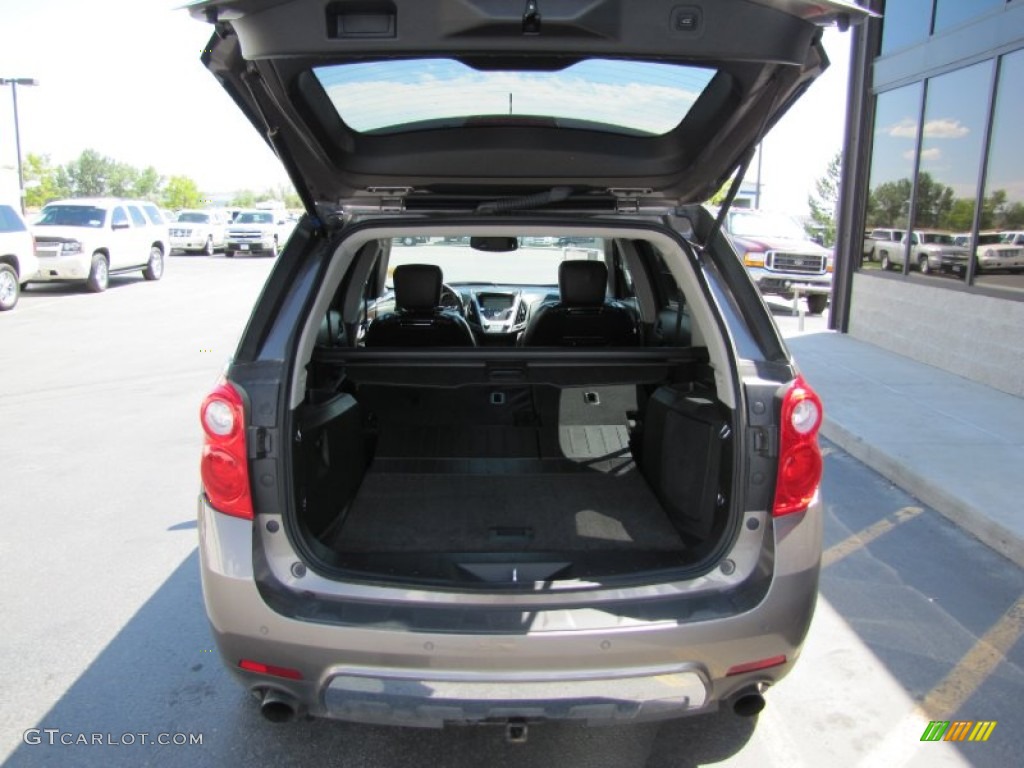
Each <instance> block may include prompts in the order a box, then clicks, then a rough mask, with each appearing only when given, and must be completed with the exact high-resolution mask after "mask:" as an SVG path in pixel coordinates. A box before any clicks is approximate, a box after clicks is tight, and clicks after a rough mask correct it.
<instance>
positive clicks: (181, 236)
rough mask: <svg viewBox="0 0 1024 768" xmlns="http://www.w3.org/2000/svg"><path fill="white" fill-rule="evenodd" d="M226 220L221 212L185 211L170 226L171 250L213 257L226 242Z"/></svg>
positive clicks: (180, 212)
mask: <svg viewBox="0 0 1024 768" xmlns="http://www.w3.org/2000/svg"><path fill="white" fill-rule="evenodd" d="M227 225H228V218H227V214H225V213H224V212H223V211H221V210H217V209H208V210H185V211H179V212H178V219H177V221H175V222H174V223H173V224H171V226H170V233H171V248H172V249H176V250H181V251H190V252H192V253H205V254H206V255H207V256H213V254H214V252H215V251H216V250H217V249H218V248H224V247H225V242H226V232H227Z"/></svg>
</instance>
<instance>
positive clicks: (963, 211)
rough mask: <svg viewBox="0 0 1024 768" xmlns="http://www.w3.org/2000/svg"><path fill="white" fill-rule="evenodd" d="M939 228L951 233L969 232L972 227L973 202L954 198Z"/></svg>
mask: <svg viewBox="0 0 1024 768" xmlns="http://www.w3.org/2000/svg"><path fill="white" fill-rule="evenodd" d="M940 226H941V227H942V229H949V230H952V231H953V232H970V231H971V227H972V226H974V201H973V200H971V199H970V198H967V197H958V198H956V199H955V200H954V201H953V205H952V206H951V207H950V209H949V212H948V213H947V214H946V215H945V217H944V218H943V220H942V221H941V222H940Z"/></svg>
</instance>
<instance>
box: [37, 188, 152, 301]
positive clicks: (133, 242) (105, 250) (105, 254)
mask: <svg viewBox="0 0 1024 768" xmlns="http://www.w3.org/2000/svg"><path fill="white" fill-rule="evenodd" d="M150 209H151V210H150ZM33 234H34V236H35V240H36V256H38V257H39V271H38V272H36V274H35V275H34V276H33V277H32V280H33V281H39V282H50V281H69V282H79V283H83V284H85V286H86V287H87V288H88V289H89V290H90V291H93V292H100V291H105V290H106V289H107V286H108V284H109V280H110V275H117V274H124V273H126V272H137V271H140V270H141V272H142V275H143V277H145V278H146V279H147V280H159V279H160V278H161V277H163V274H164V257H165V256H166V255H167V252H168V247H169V246H168V238H167V225H166V224H164V223H163V221H162V220H161V217H160V215H159V211H158V209H157V208H156V207H155V206H154V205H153V204H152V203H148V202H146V201H142V200H121V199H117V198H76V199H72V200H57V201H54V202H52V203H47V205H45V206H44V207H43V210H42V212H41V215H40V218H39V221H38V222H37V223H36V224H35V225H34V226H33Z"/></svg>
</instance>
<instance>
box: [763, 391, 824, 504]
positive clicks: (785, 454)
mask: <svg viewBox="0 0 1024 768" xmlns="http://www.w3.org/2000/svg"><path fill="white" fill-rule="evenodd" d="M822 416H823V410H822V407H821V399H820V398H819V397H818V395H817V394H815V392H814V390H813V389H811V388H810V387H809V386H807V382H805V381H804V379H803V377H802V376H798V377H797V378H796V379H795V380H794V381H793V383H792V384H790V386H789V389H788V390H787V391H786V394H785V396H784V397H783V400H782V414H781V424H780V430H779V431H780V439H779V472H778V477H777V478H776V482H775V503H774V504H773V505H772V514H773V515H775V516H776V517H778V516H779V515H788V514H791V513H793V512H802V511H803V510H805V509H807V507H808V506H809V505H810V503H811V501H812V500H813V499H814V496H815V494H816V493H817V492H818V486H819V485H820V484H821V473H822V467H823V464H822V459H821V449H820V448H818V430H819V429H820V428H821V420H822Z"/></svg>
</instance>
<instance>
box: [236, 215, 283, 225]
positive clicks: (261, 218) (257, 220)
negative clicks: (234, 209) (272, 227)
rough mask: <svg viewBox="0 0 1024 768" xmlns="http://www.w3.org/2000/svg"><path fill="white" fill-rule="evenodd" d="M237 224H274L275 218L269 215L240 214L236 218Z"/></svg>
mask: <svg viewBox="0 0 1024 768" xmlns="http://www.w3.org/2000/svg"><path fill="white" fill-rule="evenodd" d="M234 223H235V224H273V223H274V217H273V215H272V214H269V213H240V214H238V215H237V216H235V220H234Z"/></svg>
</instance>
